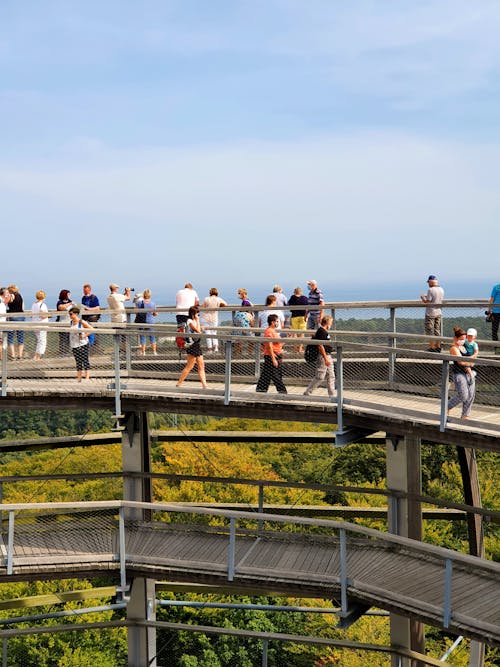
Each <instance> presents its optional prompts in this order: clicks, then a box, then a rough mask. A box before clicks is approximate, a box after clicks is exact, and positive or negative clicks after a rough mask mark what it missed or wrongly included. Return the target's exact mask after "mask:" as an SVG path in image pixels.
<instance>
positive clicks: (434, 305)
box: [420, 275, 444, 352]
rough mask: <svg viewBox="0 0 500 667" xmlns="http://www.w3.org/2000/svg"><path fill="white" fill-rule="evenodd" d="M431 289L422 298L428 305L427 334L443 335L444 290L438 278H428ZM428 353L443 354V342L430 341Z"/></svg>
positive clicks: (426, 317)
mask: <svg viewBox="0 0 500 667" xmlns="http://www.w3.org/2000/svg"><path fill="white" fill-rule="evenodd" d="M427 284H428V285H429V289H428V290H427V294H421V295H420V298H421V299H422V301H423V302H424V303H425V304H426V306H427V307H426V309H425V333H426V334H427V335H428V336H440V335H441V317H442V312H441V305H442V303H443V300H444V289H443V288H442V287H439V284H438V279H437V277H436V276H433V275H430V276H429V277H428V278H427ZM428 352H441V341H440V340H437V339H431V340H430V341H429V347H428Z"/></svg>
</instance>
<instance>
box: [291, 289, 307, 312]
mask: <svg viewBox="0 0 500 667" xmlns="http://www.w3.org/2000/svg"><path fill="white" fill-rule="evenodd" d="M308 303H309V299H308V298H307V296H306V295H305V294H302V296H297V295H296V294H292V296H291V297H290V298H289V299H288V305H289V306H307V305H308ZM305 314H306V311H305V310H299V309H297V310H295V308H294V309H293V310H292V317H304V315H305Z"/></svg>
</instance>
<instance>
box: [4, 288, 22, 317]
mask: <svg viewBox="0 0 500 667" xmlns="http://www.w3.org/2000/svg"><path fill="white" fill-rule="evenodd" d="M7 311H8V312H9V313H22V312H23V297H22V296H21V295H20V294H19V292H16V293H15V294H14V298H13V299H12V301H11V302H10V303H9V304H8V306H7Z"/></svg>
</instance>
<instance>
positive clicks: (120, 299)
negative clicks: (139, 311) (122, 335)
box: [107, 283, 132, 324]
mask: <svg viewBox="0 0 500 667" xmlns="http://www.w3.org/2000/svg"><path fill="white" fill-rule="evenodd" d="M119 289H120V285H117V284H116V283H111V284H110V286H109V294H108V297H107V302H108V307H109V309H110V310H112V311H113V312H112V313H111V321H112V322H115V323H117V324H118V323H119V322H122V323H123V322H126V321H127V314H126V312H125V301H130V299H131V291H132V290H131V289H130V287H126V288H125V289H124V291H123V294H120V292H118V290H119Z"/></svg>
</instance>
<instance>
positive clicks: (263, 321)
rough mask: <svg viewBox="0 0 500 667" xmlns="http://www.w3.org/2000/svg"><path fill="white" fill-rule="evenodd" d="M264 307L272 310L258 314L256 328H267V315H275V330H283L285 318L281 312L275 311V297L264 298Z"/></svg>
mask: <svg viewBox="0 0 500 667" xmlns="http://www.w3.org/2000/svg"><path fill="white" fill-rule="evenodd" d="M264 305H265V306H268V307H270V308H272V309H273V310H261V312H260V313H259V318H258V323H257V326H258V327H259V328H260V329H264V328H267V324H268V317H269V315H276V316H277V317H278V327H277V328H278V329H283V327H284V325H285V316H284V315H283V311H282V310H277V309H276V308H275V306H276V305H277V303H276V295H275V294H268V295H267V296H266V303H265V304H264Z"/></svg>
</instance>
